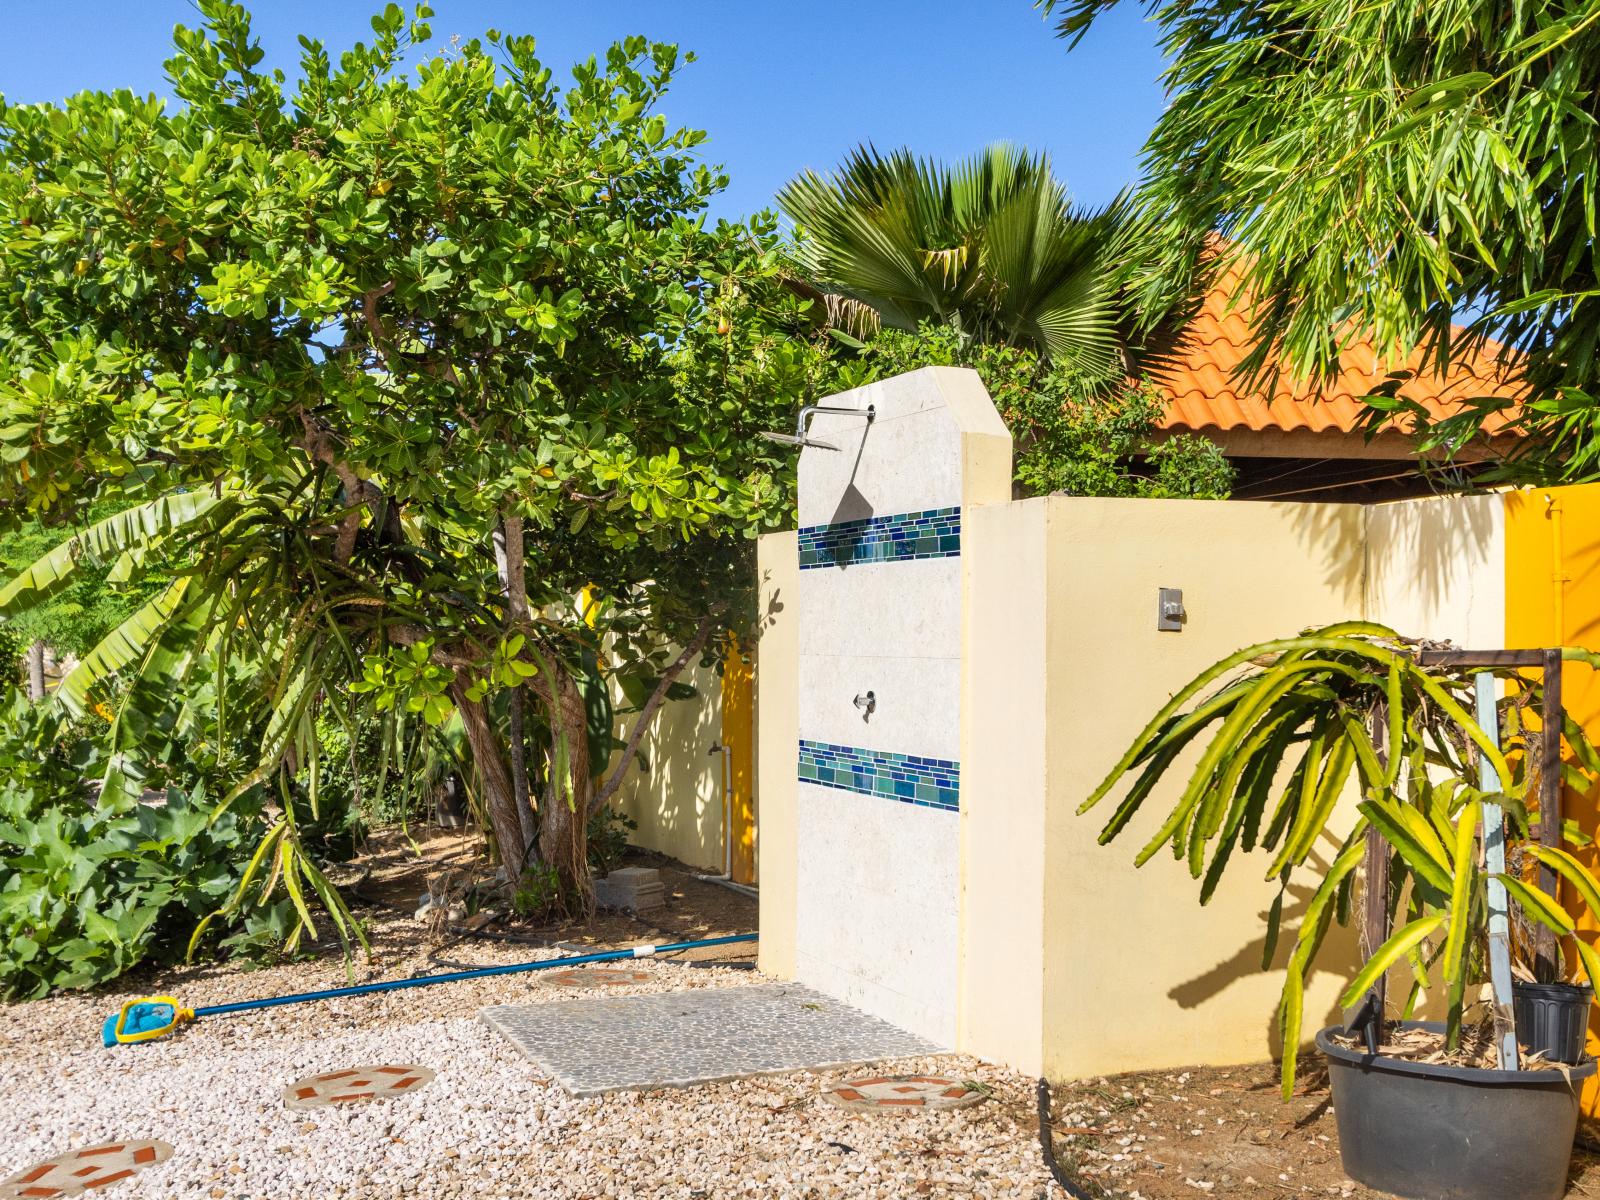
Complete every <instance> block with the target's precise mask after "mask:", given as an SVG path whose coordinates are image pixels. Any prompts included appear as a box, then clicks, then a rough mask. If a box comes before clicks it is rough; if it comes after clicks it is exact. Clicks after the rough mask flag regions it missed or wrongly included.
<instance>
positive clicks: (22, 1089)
mask: <svg viewBox="0 0 1600 1200" xmlns="http://www.w3.org/2000/svg"><path fill="white" fill-rule="evenodd" d="M664 874H665V872H664ZM402 890H403V889H402ZM706 890H707V892H708V893H709V892H715V893H716V894H717V895H716V897H713V898H712V899H713V903H714V904H718V903H723V902H724V901H723V900H722V898H723V897H731V896H732V894H731V893H728V892H725V891H724V890H722V889H714V888H706ZM694 891H695V889H694V888H693V887H691V886H689V885H685V884H682V883H681V881H680V882H679V884H678V887H677V893H678V895H677V896H676V898H677V899H678V900H680V901H681V904H680V905H679V907H678V908H677V909H676V910H675V911H670V912H669V913H667V914H666V915H665V916H664V917H663V916H657V917H655V918H653V919H654V922H655V925H656V929H659V930H660V931H661V932H664V933H670V934H672V935H675V936H676V935H679V934H680V933H689V932H692V933H693V934H694V935H695V936H714V935H716V934H718V933H725V932H734V931H736V929H737V927H738V926H739V924H741V923H742V927H743V928H750V927H752V926H753V924H754V912H753V909H754V905H753V903H752V904H748V908H749V909H750V910H751V911H750V912H749V913H748V914H747V916H748V919H747V920H744V921H742V922H741V921H740V920H738V918H740V916H741V914H740V913H736V912H733V911H731V910H729V911H726V912H723V911H720V910H718V911H714V912H713V915H711V916H707V915H706V913H705V912H703V911H697V910H696V909H695V905H694V900H695V895H694ZM740 899H741V900H742V898H740ZM419 928H420V927H419V926H418V925H417V924H416V923H415V922H412V921H410V920H408V919H406V918H404V917H398V916H392V915H391V916H380V917H378V918H377V919H376V920H375V921H374V923H373V928H372V936H373V942H374V946H375V949H376V950H377V952H378V958H379V963H378V965H377V966H369V965H367V964H366V963H365V962H364V961H363V962H361V963H359V964H358V965H357V966H356V968H355V979H356V982H365V981H367V980H369V979H377V978H400V977H404V976H407V975H410V974H415V973H420V972H424V971H430V970H439V969H448V968H452V967H471V966H486V965H491V964H496V963H509V962H519V961H527V960H532V959H536V958H545V957H557V956H559V955H560V954H561V953H562V952H561V951H559V950H541V949H538V948H535V947H531V946H526V945H510V944H504V943H494V942H486V941H479V940H474V941H470V942H463V943H458V944H456V945H453V946H449V947H447V948H446V949H444V950H442V951H437V952H435V954H434V957H433V959H432V961H430V959H429V956H428V949H427V946H426V944H425V940H424V939H423V938H422V937H421V936H420V934H419ZM597 929H598V930H603V931H604V932H603V933H601V934H600V936H596V931H597ZM629 933H630V930H629V929H628V927H627V924H626V922H625V921H624V922H621V923H620V924H619V919H618V918H615V917H610V918H604V919H602V920H601V921H600V922H599V923H598V924H597V926H595V927H592V928H591V929H590V930H589V931H588V933H587V935H585V936H580V937H578V939H577V940H579V941H582V942H587V943H590V944H591V945H592V944H594V943H596V942H598V943H599V945H608V944H609V945H615V944H619V943H621V944H628V943H629V942H643V941H661V940H666V939H665V938H662V937H660V936H657V934H656V931H655V930H652V929H651V928H649V927H647V926H642V925H640V926H636V927H635V928H634V929H632V930H631V936H623V935H626V934H629ZM586 948H587V947H586ZM595 948H599V947H598V946H595ZM728 949H729V951H732V952H744V953H748V951H749V947H730V948H728ZM625 965H627V966H629V967H630V968H635V967H636V968H638V969H640V970H642V971H644V972H646V973H647V974H648V975H649V977H650V978H649V980H648V982H644V983H640V984H636V985H629V986H625V987H618V988H615V989H607V992H606V994H607V995H629V994H636V993H645V992H662V991H673V990H679V989H685V988H722V987H742V986H750V985H757V984H762V983H770V982H772V980H770V979H769V978H767V977H765V976H762V975H760V974H758V973H756V972H752V971H738V970H733V969H728V968H722V967H709V968H697V969H690V968H688V967H684V966H681V965H676V964H674V963H671V962H668V961H664V960H639V961H637V962H628V963H626V964H625ZM348 982H349V980H348V979H347V978H346V975H345V972H344V969H343V967H342V965H341V964H339V963H338V961H337V960H336V959H322V960H317V961H312V962H299V963H290V964H283V965H279V966H275V967H271V968H267V969H262V970H255V971H245V970H240V969H238V968H237V967H228V966H216V965H212V966H204V967H194V968H177V969H167V970H164V971H161V972H159V973H156V972H146V973H144V974H143V975H142V976H141V977H139V978H138V979H137V982H136V983H135V982H130V983H129V986H128V987H127V989H126V990H121V991H116V992H106V993H101V994H97V995H95V996H82V995H65V996H58V997H53V998H51V999H48V1000H43V1001H39V1002H36V1003H33V1004H27V1005H13V1006H9V1007H6V1008H5V1009H4V1012H3V1017H4V1020H3V1021H0V1096H3V1097H5V1100H6V1102H7V1105H8V1112H7V1114H6V1115H7V1118H8V1119H7V1121H6V1130H7V1133H8V1134H9V1137H7V1138H6V1140H5V1141H4V1143H3V1144H0V1179H4V1178H6V1177H7V1176H9V1175H10V1174H12V1173H13V1172H15V1171H18V1170H20V1169H22V1168H24V1167H27V1166H29V1165H31V1164H33V1163H35V1162H38V1161H41V1160H43V1159H46V1158H49V1157H51V1156H53V1155H56V1154H59V1153H61V1152H63V1151H65V1150H69V1149H73V1148H77V1147H83V1146H89V1145H93V1144H96V1143H99V1142H104V1141H116V1140H123V1139H131V1138H145V1137H149V1138H159V1139H161V1140H163V1141H167V1142H170V1143H171V1144H172V1145H173V1147H174V1149H175V1152H174V1154H173V1157H172V1159H171V1161H169V1162H166V1163H162V1164H160V1165H157V1166H154V1167H151V1168H148V1169H147V1170H145V1171H144V1172H142V1173H141V1174H139V1175H136V1176H134V1177H133V1178H131V1179H128V1180H126V1181H123V1182H120V1183H117V1184H114V1185H112V1186H111V1187H108V1188H106V1189H105V1190H104V1192H98V1191H97V1192H96V1193H95V1194H96V1195H106V1196H109V1197H112V1198H113V1200H145V1198H148V1200H157V1198H162V1200H166V1198H171V1200H198V1198H205V1200H245V1198H250V1200H290V1198H299V1197H307V1198H311V1197H316V1198H318V1200H324V1198H327V1197H340V1198H347V1197H394V1196H403V1195H417V1196H428V1197H433V1196H441V1197H455V1196H461V1197H467V1196H471V1197H473V1198H475V1200H476V1198H478V1197H483V1198H485V1200H494V1198H497V1197H504V1198H508V1200H509V1198H512V1197H517V1198H522V1197H527V1198H533V1197H551V1198H556V1197H561V1198H567V1197H571V1198H573V1200H578V1198H589V1197H592V1198H595V1200H599V1198H602V1197H605V1198H610V1197H618V1198H621V1197H686V1198H687V1197H723V1196H739V1195H746V1194H759V1195H762V1196H780V1197H789V1196H795V1197H826V1196H850V1197H884V1198H885V1200H887V1198H891V1197H892V1198H894V1200H901V1198H904V1197H917V1196H928V1195H934V1196H975V1197H987V1196H994V1197H1027V1198H1028V1200H1035V1198H1036V1197H1040V1196H1042V1195H1043V1194H1044V1192H1045V1187H1046V1182H1047V1178H1048V1177H1047V1175H1046V1173H1045V1171H1044V1168H1043V1165H1042V1161H1041V1159H1040V1156H1039V1152H1038V1147H1037V1144H1036V1142H1035V1141H1034V1134H1033V1128H1032V1093H1031V1081H1029V1080H1026V1079H1023V1078H1021V1077H1019V1076H1016V1075H1013V1074H1010V1073H1007V1072H1003V1071H1000V1070H997V1069H996V1068H993V1067H989V1066H986V1065H983V1064H980V1063H978V1062H976V1061H975V1060H972V1059H969V1058H964V1057H960V1056H941V1057H929V1058H909V1059H900V1060H891V1061H889V1062H886V1063H884V1064H882V1066H881V1068H875V1069H881V1070H883V1071H885V1072H888V1071H896V1072H907V1073H913V1074H923V1073H926V1074H942V1075H951V1076H954V1077H956V1078H959V1079H968V1080H977V1081H981V1082H982V1083H984V1084H985V1085H987V1086H989V1087H991V1088H993V1089H994V1095H993V1097H992V1098H991V1099H990V1100H989V1101H988V1102H986V1103H984V1104H980V1105H978V1106H977V1107H975V1108H972V1109H968V1110H965V1111H961V1112H948V1113H934V1114H910V1113H899V1114H894V1115H893V1116H879V1115H861V1114H852V1113H848V1112H845V1111H843V1110H841V1109H839V1108H837V1107H836V1106H834V1105H832V1104H830V1103H828V1102H827V1101H826V1100H824V1099H823V1098H822V1096H821V1092H822V1090H823V1089H824V1088H825V1087H828V1086H831V1085H832V1084H834V1083H837V1082H839V1081H841V1080H842V1079H844V1078H845V1077H846V1076H847V1075H848V1074H850V1073H849V1072H826V1073H817V1074H809V1073H801V1074H796V1075H789V1076H781V1077H776V1078H774V1077H767V1078H757V1079H747V1080H741V1081H736V1082H733V1083H726V1084H713V1085H707V1086H702V1087H695V1088H689V1089H683V1090H661V1091H654V1092H646V1093H619V1094H614V1095H610V1096H603V1097H595V1098H590V1099H574V1098H572V1097H570V1096H568V1095H566V1094H565V1093H564V1092H562V1091H561V1090H560V1089H559V1088H558V1087H556V1086H555V1085H554V1084H553V1083H552V1082H551V1081H549V1080H547V1079H544V1078H541V1077H540V1076H539V1074H538V1070H537V1068H536V1067H535V1066H534V1065H533V1064H531V1063H529V1062H528V1061H527V1060H526V1059H524V1058H522V1057H521V1056H520V1055H518V1054H517V1053H516V1051H515V1050H514V1049H513V1048H512V1047H511V1046H510V1044H509V1043H507V1042H505V1041H504V1040H503V1039H501V1038H500V1037H499V1036H498V1035H497V1034H495V1033H494V1032H493V1031H491V1030H490V1029H489V1028H487V1027H486V1026H484V1025H483V1024H481V1023H480V1022H479V1021H478V1020H477V1019H476V1014H477V1011H478V1009H480V1008H483V1007H485V1006H488V1005H491V1004H507V1003H541V1002H554V1001H562V1000H570V999H574V998H577V997H581V996H589V995H592V994H593V993H590V992H582V991H575V990H573V989H570V988H558V987H553V986H550V985H548V984H546V983H543V982H542V981H541V979H540V975H539V974H538V973H535V974H531V975H515V976H509V977H499V978H492V979H485V980H473V981H469V982H465V983H454V984H445V985H443V986H440V987H431V988H419V989H413V990H407V991H403V992H396V993H388V994H383V995H377V996H367V997H357V998H351V999H346V1000H341V1001H335V1002H326V1003H317V1004H308V1005H298V1006H292V1007H287V1008H281V1009H268V1010H264V1011H260V1012H253V1013H243V1014H238V1015H234V1016H222V1017H212V1018H209V1019H203V1020H201V1021H199V1022H197V1023H196V1024H195V1025H193V1026H192V1027H190V1028H188V1029H186V1030H184V1031H183V1032H182V1033H181V1034H180V1035H179V1036H177V1037H173V1038H169V1039H166V1040H163V1041H159V1042H153V1043H150V1044H147V1045H142V1046H127V1047H119V1048H116V1049H111V1050H107V1049H104V1048H103V1047H101V1045H100V1036H99V1031H100V1025H101V1022H102V1021H103V1020H104V1018H105V1016H106V1015H107V1014H108V1013H110V1012H112V1011H114V1010H115V1009H116V1008H117V1007H118V1006H119V1005H120V1004H121V1003H122V1001H123V1000H124V999H127V998H131V997H134V996H140V995H150V994H158V993H163V992H170V993H172V994H174V995H177V996H178V997H179V998H180V999H182V1001H183V1002H184V1003H185V1004H188V1005H191V1006H198V1005H206V1004H217V1003H223V1002H228V1001H233V1000H240V999H245V998H249V997H254V996H265V995H273V994H278V993H283V992H291V991H304V990H309V989H318V988H328V987H340V986H343V985H345V984H346V983H348ZM386 1062H387V1063H400V1064H409V1063H416V1064H421V1065H423V1066H427V1067H430V1068H432V1069H433V1070H435V1071H437V1072H438V1076H437V1078H436V1079H434V1080H433V1081H432V1082H431V1083H429V1084H427V1085H426V1086H425V1087H423V1088H421V1089H420V1090H419V1091H417V1092H416V1093H414V1094H412V1095H410V1096H405V1097H402V1098H399V1099H395V1100H387V1101H379V1102H374V1103H371V1104H367V1105H357V1106H336V1107H331V1108H325V1109H320V1110H316V1111H311V1112H292V1111H290V1110H288V1109H286V1108H285V1107H284V1105H283V1103H282V1099H281V1096H280V1093H281V1089H282V1088H283V1087H284V1085H285V1084H287V1083H289V1082H290V1081H292V1080H294V1079H297V1078H300V1077H302V1076H305V1075H308V1074H312V1073H316V1072H321V1071H331V1070H335V1069H338V1068H341V1067H348V1066H355V1065H358V1064H377V1063H386Z"/></svg>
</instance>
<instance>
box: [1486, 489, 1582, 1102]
mask: <svg viewBox="0 0 1600 1200" xmlns="http://www.w3.org/2000/svg"><path fill="white" fill-rule="evenodd" d="M1505 503H1506V524H1505V530H1506V560H1505V561H1506V645H1507V647H1509V648H1512V649H1534V648H1538V647H1543V646H1572V645H1577V646H1585V647H1588V648H1589V649H1592V650H1600V485H1595V484H1586V485H1582V486H1578V487H1562V488H1540V489H1537V490H1532V491H1525V492H1513V493H1508V494H1507V495H1506V497H1505ZM1562 699H1563V700H1564V702H1565V704H1566V708H1567V711H1568V712H1569V713H1570V714H1571V715H1572V716H1573V718H1574V719H1576V720H1578V721H1579V722H1581V723H1582V724H1583V726H1584V728H1586V729H1587V730H1588V731H1589V736H1590V737H1592V738H1596V739H1597V740H1600V674H1597V673H1596V672H1594V671H1591V670H1589V669H1588V668H1587V667H1583V666H1577V665H1570V664H1569V665H1568V666H1567V667H1566V669H1565V671H1564V672H1563V674H1562ZM1597 791H1600V789H1591V791H1590V792H1589V794H1588V795H1579V794H1577V793H1575V792H1573V791H1572V790H1571V789H1568V791H1567V794H1566V797H1565V800H1564V807H1565V812H1566V815H1567V816H1568V817H1570V818H1572V819H1574V820H1576V821H1577V822H1578V824H1579V826H1580V828H1582V829H1583V831H1584V832H1585V833H1587V834H1588V835H1589V836H1590V837H1595V838H1597V839H1600V795H1597V794H1596V793H1597ZM1580 856H1581V857H1583V858H1584V859H1585V861H1586V862H1587V863H1588V865H1589V866H1590V868H1591V869H1595V868H1600V850H1597V848H1596V847H1590V848H1589V849H1588V850H1585V851H1582V852H1581V854H1580ZM1562 900H1563V903H1565V904H1566V906H1567V908H1568V910H1569V911H1571V912H1573V913H1581V915H1579V925H1580V927H1581V928H1582V929H1584V930H1587V931H1590V932H1600V914H1595V913H1590V912H1583V911H1581V910H1582V905H1581V903H1579V902H1578V900H1577V898H1576V897H1575V896H1573V895H1569V894H1563V896H1562ZM1589 1049H1590V1051H1591V1052H1594V1051H1595V1050H1596V1049H1600V1022H1597V1021H1596V1020H1595V1015H1594V1010H1593V1009H1591V1010H1590V1029H1589ZM1583 1102H1584V1110H1585V1111H1586V1112H1587V1113H1589V1114H1590V1115H1597V1114H1600V1078H1591V1079H1590V1080H1589V1081H1588V1083H1587V1085H1586V1086H1585V1088H1584V1093H1583Z"/></svg>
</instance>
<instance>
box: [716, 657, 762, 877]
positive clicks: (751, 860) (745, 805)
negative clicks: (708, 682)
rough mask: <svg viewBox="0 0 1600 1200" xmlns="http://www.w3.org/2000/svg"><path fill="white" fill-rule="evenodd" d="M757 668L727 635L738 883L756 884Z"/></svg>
mask: <svg viewBox="0 0 1600 1200" xmlns="http://www.w3.org/2000/svg"><path fill="white" fill-rule="evenodd" d="M755 717H756V677H755V664H754V663H753V662H752V661H751V660H750V657H749V655H747V654H745V653H744V651H743V650H742V649H740V646H739V641H738V639H737V638H735V637H734V636H733V635H732V634H731V633H730V634H729V635H728V657H727V661H726V663H725V664H724V667H723V672H722V744H723V745H724V746H726V747H727V748H728V753H729V763H728V771H729V777H730V784H731V788H730V792H731V794H730V797H729V804H730V805H731V806H732V810H733V811H732V813H731V814H730V816H731V820H730V825H731V829H730V830H729V835H730V836H731V837H732V838H733V878H734V882H735V883H747V884H753V883H755V882H756V799H755V788H756V770H755V766H756V760H755V732H756V731H755Z"/></svg>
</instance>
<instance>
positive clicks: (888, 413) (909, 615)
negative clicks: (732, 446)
mask: <svg viewBox="0 0 1600 1200" xmlns="http://www.w3.org/2000/svg"><path fill="white" fill-rule="evenodd" d="M827 404H828V405H830V406H835V407H841V408H849V409H853V410H856V411H858V412H860V413H861V414H862V415H861V416H856V415H835V414H825V413H824V414H818V415H817V416H816V417H815V418H814V420H813V424H812V426H811V433H812V436H813V437H814V438H816V439H818V440H822V441H827V442H830V443H832V444H834V445H836V446H837V447H838V449H837V450H836V451H834V450H823V449H817V448H807V449H805V450H804V451H803V452H802V453H801V457H800V466H799V509H800V512H799V518H800V533H799V541H798V554H799V566H800V571H799V589H798V592H799V608H800V612H799V618H800V619H799V621H798V629H799V681H798V682H799V689H798V690H799V714H798V718H799V719H798V726H799V784H798V793H797V796H796V801H797V803H796V887H797V895H796V911H797V917H796V927H795V960H794V961H795V973H796V976H797V977H798V978H799V979H801V980H802V981H804V982H806V983H808V984H811V985H812V986H814V987H817V988H819V989H821V990H823V991H825V992H828V993H830V994H832V995H835V996H838V997H839V998H840V999H843V1000H845V1001H847V1002H849V1003H851V1004H854V1005H856V1006H858V1007H860V1008H862V1009H865V1010H866V1011H868V1012H871V1013H874V1014H876V1015H878V1016H880V1017H883V1018H884V1019H885V1020H888V1021H892V1022H894V1023H895V1024H898V1025H900V1026H902V1027H904V1028H906V1029H910V1030H914V1031H916V1032H919V1033H922V1034H924V1035H925V1036H927V1037H930V1038H933V1039H934V1040H936V1041H939V1042H941V1043H943V1044H945V1045H949V1046H954V1045H955V1040H956V1027H957V995H958V980H957V971H958V955H959V947H958V908H959V903H960V900H959V879H960V817H959V811H958V806H959V805H961V804H965V803H966V798H965V796H963V795H962V794H961V792H960V786H959V775H960V759H961V745H962V725H963V712H962V690H963V689H962V615H963V614H962V607H963V591H964V577H963V566H962V557H961V539H962V536H963V534H962V528H961V513H962V510H963V508H964V507H967V506H970V505H973V504H980V503H1000V502H1004V501H1005V500H1007V499H1008V498H1009V495H1010V474H1011V439H1010V435H1009V434H1008V433H1007V431H1006V429H1005V426H1004V425H1003V424H1002V422H1001V421H1000V418H999V415H998V414H997V413H996V412H995V409H994V406H993V404H992V403H991V402H990V400H989V397H988V394H987V393H986V392H985V391H984V389H983V386H982V384H981V383H980V382H979V380H978V377H977V375H976V374H975V373H974V372H972V371H968V370H962V369H956V368H943V367H934V368H927V369H924V370H921V371H916V372H912V373H911V374H908V375H902V376H897V377H896V378H893V379H889V380H884V381H882V382H880V383H876V384H872V385H869V386H867V387H864V388H859V389H856V390H855V391H852V392H847V393H844V394H842V395H839V396H834V397H831V398H830V399H829V400H828V401H827ZM869 406H871V407H872V408H873V409H874V410H875V415H874V418H873V419H872V420H871V421H870V422H868V421H867V419H866V417H865V413H866V411H867V409H868V407H869ZM869 691H870V692H871V693H872V694H873V697H874V700H875V707H874V709H873V711H872V713H871V714H870V715H868V714H867V713H865V712H864V711H863V710H862V709H861V708H860V707H858V706H857V705H856V704H855V703H854V700H855V698H856V697H857V696H863V695H865V694H866V693H867V692H869Z"/></svg>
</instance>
